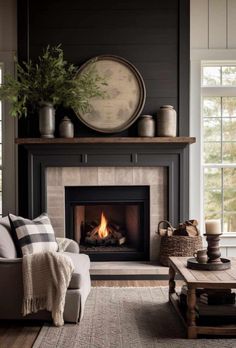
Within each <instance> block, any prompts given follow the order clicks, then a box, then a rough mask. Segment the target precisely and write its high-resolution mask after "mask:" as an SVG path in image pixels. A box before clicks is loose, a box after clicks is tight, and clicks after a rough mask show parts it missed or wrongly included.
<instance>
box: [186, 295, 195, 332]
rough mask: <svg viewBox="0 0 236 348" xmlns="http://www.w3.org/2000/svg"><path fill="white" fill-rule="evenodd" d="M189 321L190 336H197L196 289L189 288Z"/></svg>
mask: <svg viewBox="0 0 236 348" xmlns="http://www.w3.org/2000/svg"><path fill="white" fill-rule="evenodd" d="M187 305H188V309H187V323H188V338H197V328H196V312H195V307H196V290H195V289H191V288H189V289H188V294H187Z"/></svg>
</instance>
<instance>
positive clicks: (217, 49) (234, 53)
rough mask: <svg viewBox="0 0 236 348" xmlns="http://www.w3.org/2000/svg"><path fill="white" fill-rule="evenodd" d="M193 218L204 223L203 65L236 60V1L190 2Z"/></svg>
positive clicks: (234, 245)
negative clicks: (202, 146)
mask: <svg viewBox="0 0 236 348" xmlns="http://www.w3.org/2000/svg"><path fill="white" fill-rule="evenodd" d="M190 1H191V2H190V9H191V13H190V47H191V51H190V56H191V81H190V135H191V136H195V137H196V138H197V142H196V144H194V145H191V146H190V218H196V219H198V220H199V221H200V222H201V230H202V231H203V228H204V221H203V216H202V210H201V207H202V206H203V197H202V195H201V190H200V187H201V183H202V176H201V162H200V158H201V143H200V136H201V61H202V60H230V61H233V60H236V0H190ZM221 246H222V247H221V252H222V256H228V257H230V256H236V234H234V233H231V234H230V233H229V234H228V235H226V234H225V235H224V237H222V238H221Z"/></svg>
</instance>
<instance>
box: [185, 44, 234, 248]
mask: <svg viewBox="0 0 236 348" xmlns="http://www.w3.org/2000/svg"><path fill="white" fill-rule="evenodd" d="M190 59H191V65H190V68H191V69H190V71H191V73H190V76H191V80H190V136H194V137H196V144H193V145H190V190H189V202H190V209H189V212H190V214H189V215H190V218H195V219H198V221H199V225H200V230H201V232H202V233H205V224H204V216H203V206H204V205H203V203H204V200H203V170H202V163H201V158H202V153H203V151H202V146H203V144H202V118H201V107H202V103H201V93H202V86H201V69H202V62H203V61H214V62H216V61H221V62H222V61H224V62H225V61H228V62H235V61H236V49H192V50H191V54H190ZM204 88H206V87H204ZM223 88H225V87H223ZM229 88H231V87H229ZM221 245H222V246H224V247H232V246H236V233H234V232H225V233H224V234H223V235H222V236H221Z"/></svg>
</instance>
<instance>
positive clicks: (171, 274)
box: [169, 265, 176, 297]
mask: <svg viewBox="0 0 236 348" xmlns="http://www.w3.org/2000/svg"><path fill="white" fill-rule="evenodd" d="M175 273H176V272H175V270H174V268H173V267H172V266H171V265H170V267H169V297H170V295H171V294H173V293H175Z"/></svg>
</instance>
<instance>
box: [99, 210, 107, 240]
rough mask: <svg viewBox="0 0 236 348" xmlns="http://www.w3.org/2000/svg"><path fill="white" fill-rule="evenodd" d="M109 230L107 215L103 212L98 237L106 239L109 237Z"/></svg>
mask: <svg viewBox="0 0 236 348" xmlns="http://www.w3.org/2000/svg"><path fill="white" fill-rule="evenodd" d="M108 234H109V233H108V230H107V219H106V218H105V215H104V214H103V212H102V215H101V222H100V225H99V227H98V235H99V237H100V238H106V237H107V236H108Z"/></svg>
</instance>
